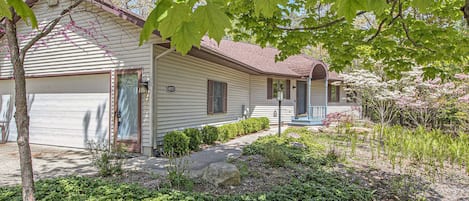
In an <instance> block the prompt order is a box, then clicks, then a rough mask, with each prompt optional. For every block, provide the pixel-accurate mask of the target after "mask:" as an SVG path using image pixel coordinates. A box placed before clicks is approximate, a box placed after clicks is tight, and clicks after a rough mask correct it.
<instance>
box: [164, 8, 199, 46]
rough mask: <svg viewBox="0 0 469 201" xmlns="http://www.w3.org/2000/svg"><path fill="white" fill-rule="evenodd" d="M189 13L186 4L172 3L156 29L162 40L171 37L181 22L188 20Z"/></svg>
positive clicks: (189, 10) (189, 9)
mask: <svg viewBox="0 0 469 201" xmlns="http://www.w3.org/2000/svg"><path fill="white" fill-rule="evenodd" d="M191 13H192V11H191V8H190V7H189V6H188V5H187V4H185V3H174V4H173V6H172V7H171V8H170V9H168V12H167V15H166V17H164V18H163V19H162V20H161V22H160V23H159V26H158V27H157V28H158V30H159V31H160V33H161V36H162V37H163V38H164V39H166V38H169V37H171V36H173V34H175V32H176V30H178V28H179V27H180V26H181V24H182V23H183V22H187V21H189V20H190V14H191Z"/></svg>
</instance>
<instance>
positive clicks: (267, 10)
mask: <svg viewBox="0 0 469 201" xmlns="http://www.w3.org/2000/svg"><path fill="white" fill-rule="evenodd" d="M287 3H288V0H254V12H255V15H256V16H260V15H263V16H265V17H267V18H271V17H272V16H273V15H274V12H275V11H277V10H278V9H279V7H278V6H279V5H285V4H287Z"/></svg>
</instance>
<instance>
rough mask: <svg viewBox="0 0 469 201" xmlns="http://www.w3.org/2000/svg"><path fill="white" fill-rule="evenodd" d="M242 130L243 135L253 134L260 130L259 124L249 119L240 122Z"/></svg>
mask: <svg viewBox="0 0 469 201" xmlns="http://www.w3.org/2000/svg"><path fill="white" fill-rule="evenodd" d="M241 124H242V125H243V128H244V133H246V134H247V133H254V132H257V131H260V130H262V125H261V122H260V121H259V120H258V119H256V118H249V119H246V120H243V121H241Z"/></svg>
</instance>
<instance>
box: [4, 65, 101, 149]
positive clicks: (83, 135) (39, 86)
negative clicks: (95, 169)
mask: <svg viewBox="0 0 469 201" xmlns="http://www.w3.org/2000/svg"><path fill="white" fill-rule="evenodd" d="M109 80H110V79H109V74H100V75H81V76H64V77H53V78H35V79H28V80H27V92H28V105H29V108H28V109H29V115H30V142H31V143H36V144H46V145H57V146H65V147H77V148H84V147H86V146H87V142H88V141H95V142H101V143H102V142H106V141H107V139H108V135H109V106H110V105H109V104H110V102H109V90H110V89H109ZM12 83H13V81H5V80H3V81H0V96H1V97H2V98H1V100H2V102H0V122H1V121H10V123H9V126H8V129H7V131H8V134H9V135H8V136H9V137H8V140H9V141H15V140H16V136H17V132H16V125H15V123H14V121H15V120H14V118H12V117H13V115H12V112H14V109H11V107H10V105H11V104H12V103H13V101H12V98H11V96H10V94H12V93H13V91H14V89H13V84H12ZM9 108H10V109H9Z"/></svg>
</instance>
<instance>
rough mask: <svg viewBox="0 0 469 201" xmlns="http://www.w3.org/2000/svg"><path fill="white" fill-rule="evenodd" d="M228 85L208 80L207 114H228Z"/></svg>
mask: <svg viewBox="0 0 469 201" xmlns="http://www.w3.org/2000/svg"><path fill="white" fill-rule="evenodd" d="M227 92H228V85H227V84H226V83H225V82H219V81H213V80H208V85H207V113H208V114H216V113H226V111H227V94H228V93H227Z"/></svg>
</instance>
